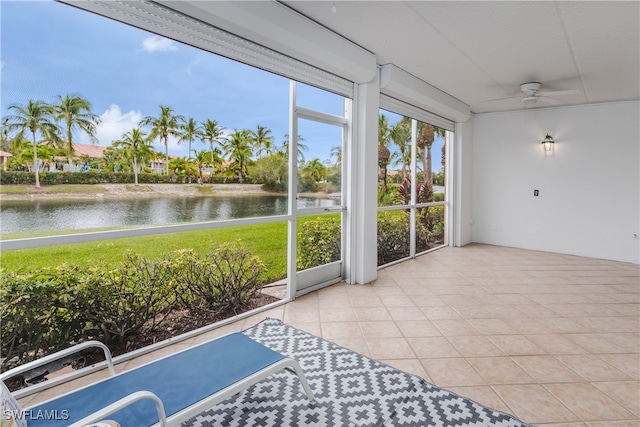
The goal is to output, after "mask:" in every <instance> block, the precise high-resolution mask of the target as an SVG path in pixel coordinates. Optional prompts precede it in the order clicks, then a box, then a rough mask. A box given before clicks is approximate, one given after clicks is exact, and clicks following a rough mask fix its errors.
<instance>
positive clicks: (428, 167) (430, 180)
mask: <svg viewBox="0 0 640 427" xmlns="http://www.w3.org/2000/svg"><path fill="white" fill-rule="evenodd" d="M424 169H425V174H426V176H425V181H427V182H428V183H429V184H432V183H433V173H432V172H431V145H427V164H426V165H425V168H424Z"/></svg>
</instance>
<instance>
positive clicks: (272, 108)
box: [0, 0, 440, 171]
mask: <svg viewBox="0 0 640 427" xmlns="http://www.w3.org/2000/svg"><path fill="white" fill-rule="evenodd" d="M0 23H1V33H0V113H1V114H2V116H5V115H8V114H11V112H9V111H8V110H7V107H8V106H9V105H11V104H19V105H25V104H26V103H27V102H28V101H29V100H42V101H45V102H48V103H55V102H56V100H57V97H58V96H59V95H61V96H63V97H64V96H65V95H67V94H69V95H80V96H82V97H83V98H85V99H87V100H88V101H89V102H90V103H91V105H92V112H93V113H94V114H96V115H98V116H99V117H100V120H101V123H100V125H99V127H98V130H97V134H96V137H97V138H98V144H99V145H103V146H109V145H111V143H112V142H113V141H114V140H117V139H120V138H121V137H122V135H123V134H124V133H126V132H129V131H131V129H133V128H135V127H138V123H139V122H140V120H142V119H143V118H144V117H146V116H154V117H155V116H157V115H158V114H159V112H160V107H159V106H160V105H167V106H169V107H171V108H172V109H173V111H174V113H176V114H180V115H182V116H184V117H185V118H187V119H188V118H191V117H192V118H194V119H196V120H197V121H199V122H203V121H205V120H207V119H212V120H217V121H218V123H219V124H220V125H221V126H223V127H224V128H225V129H227V132H228V133H230V132H233V131H234V130H241V129H256V127H257V126H258V125H261V126H266V127H268V128H269V129H270V130H271V134H272V136H273V138H274V142H275V144H276V146H278V147H279V146H281V145H282V142H283V141H284V139H285V137H284V136H285V134H287V133H288V127H289V118H288V115H289V106H288V103H289V80H288V79H286V78H284V77H281V76H278V75H275V74H272V73H269V72H266V71H262V70H259V69H256V68H253V67H250V66H247V65H244V64H241V63H238V62H235V61H232V60H229V59H226V58H223V57H221V56H218V55H214V54H211V53H209V52H204V51H202V50H199V49H196V48H193V47H191V46H187V45H184V44H181V43H178V42H175V41H172V40H169V39H166V38H162V37H159V36H157V35H155V34H153V33H149V32H146V31H143V30H140V29H137V28H134V27H131V26H128V25H125V24H122V23H119V22H116V21H113V20H110V19H107V18H104V17H101V16H98V15H94V14H92V13H89V12H85V11H82V10H79V9H76V8H74V7H71V6H68V5H65V4H61V3H56V2H53V1H50V0H15V1H12V0H0ZM297 95H298V102H297V103H298V105H300V106H302V107H305V108H310V109H314V110H318V111H322V112H326V113H330V114H335V115H338V116H342V115H343V99H342V97H341V96H338V95H335V94H332V93H329V92H326V91H323V90H320V89H316V88H313V87H310V86H307V85H303V84H298V88H297ZM385 114H386V113H385ZM387 115H388V114H387ZM397 119H399V117H398V118H397ZM393 122H394V120H393V117H392V118H391V120H390V123H393ZM299 134H300V136H301V137H302V138H304V141H303V143H304V144H305V145H306V146H308V151H307V152H305V153H304V155H305V158H306V159H307V160H310V159H313V158H318V159H319V160H321V161H326V162H329V161H333V160H335V158H331V148H332V147H334V146H337V145H340V143H341V139H340V132H339V131H338V130H337V129H336V128H334V127H331V126H329V125H323V124H316V123H311V122H304V123H300V124H299ZM74 138H75V139H76V142H81V143H90V139H89V138H88V136H86V135H85V134H82V133H78V134H77V135H76V136H74ZM154 145H155V147H156V149H157V150H159V151H163V152H164V145H163V144H162V143H161V142H159V141H155V142H154ZM436 145H437V144H434V147H433V152H434V153H439V152H440V151H439V146H436ZM207 148H208V144H205V143H202V142H199V141H196V142H194V144H193V147H192V149H197V150H203V149H207ZM436 150H437V151H436ZM187 152H188V143H186V142H183V143H182V144H179V143H178V141H177V140H176V139H175V138H172V139H171V140H170V141H169V153H170V154H171V155H176V156H186V155H187ZM435 159H438V160H437V162H436V161H435ZM439 169H440V161H439V154H438V155H434V171H437V170H439Z"/></svg>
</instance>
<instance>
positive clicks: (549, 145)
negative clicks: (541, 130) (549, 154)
mask: <svg viewBox="0 0 640 427" xmlns="http://www.w3.org/2000/svg"><path fill="white" fill-rule="evenodd" d="M553 144H555V141H554V140H553V138H551V135H549V134H547V136H545V137H544V139H543V140H542V145H543V146H544V151H551V150H553Z"/></svg>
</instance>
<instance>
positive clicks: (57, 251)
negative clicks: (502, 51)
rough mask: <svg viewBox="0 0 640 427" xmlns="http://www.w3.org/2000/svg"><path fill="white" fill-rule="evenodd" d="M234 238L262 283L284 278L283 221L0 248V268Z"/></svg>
mask: <svg viewBox="0 0 640 427" xmlns="http://www.w3.org/2000/svg"><path fill="white" fill-rule="evenodd" d="M331 215H339V214H331ZM316 216H317V215H311V216H307V217H301V218H299V222H298V225H299V226H300V225H303V224H304V222H305V221H309V220H313V219H315V218H316ZM25 234H26V233H25ZM35 235H36V233H30V234H29V235H28V236H24V237H34V236H35ZM236 240H240V241H241V242H242V243H243V245H244V246H245V247H246V248H247V249H248V250H249V251H250V252H251V253H252V254H253V255H257V256H258V257H260V259H261V260H262V262H263V263H264V264H265V266H266V271H265V273H263V274H262V276H261V278H260V279H261V281H262V282H263V283H272V282H275V281H277V280H280V279H282V278H284V277H286V272H287V223H286V222H276V223H266V224H253V225H243V226H234V227H226V228H216V229H211V230H199V231H184V232H180V233H172V234H158V235H154V236H145V237H130V238H124V239H112V240H101V241H95V242H87V243H73V244H67V245H57V246H48V247H41V248H32V249H16V250H11V251H6V250H5V251H2V259H1V265H2V269H4V270H6V271H15V272H20V271H33V270H37V269H42V268H47V267H49V268H50V267H56V266H58V265H60V264H62V263H69V264H76V265H87V264H89V265H93V264H95V263H96V262H98V260H101V261H103V262H105V263H108V264H114V263H118V262H120V261H121V260H122V257H123V254H124V253H125V251H126V250H127V249H130V250H132V251H133V252H136V253H139V254H141V255H144V256H145V257H148V258H151V259H158V258H162V257H164V256H167V255H168V254H169V253H170V252H171V251H174V250H177V249H185V248H191V249H193V250H195V251H197V252H200V253H206V252H208V250H209V248H210V246H211V244H212V243H215V242H218V243H220V242H228V241H236Z"/></svg>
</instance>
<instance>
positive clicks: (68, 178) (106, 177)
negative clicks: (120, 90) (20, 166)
mask: <svg viewBox="0 0 640 427" xmlns="http://www.w3.org/2000/svg"><path fill="white" fill-rule="evenodd" d="M207 181H208V182H210V183H237V182H238V179H236V178H224V177H219V176H213V177H209V179H208V180H207ZM133 182H134V176H133V173H127V172H119V173H116V172H108V171H101V172H98V171H87V172H41V173H40V183H41V184H42V185H57V184H131V183H133ZM138 182H139V183H140V184H183V183H185V182H187V179H186V178H185V177H181V176H177V175H175V174H172V175H161V174H157V173H141V174H139V175H138ZM244 182H245V183H250V182H251V181H250V180H247V179H245V180H244ZM0 184H2V185H18V184H22V185H34V184H35V174H33V173H32V172H21V171H3V172H2V173H0Z"/></svg>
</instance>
